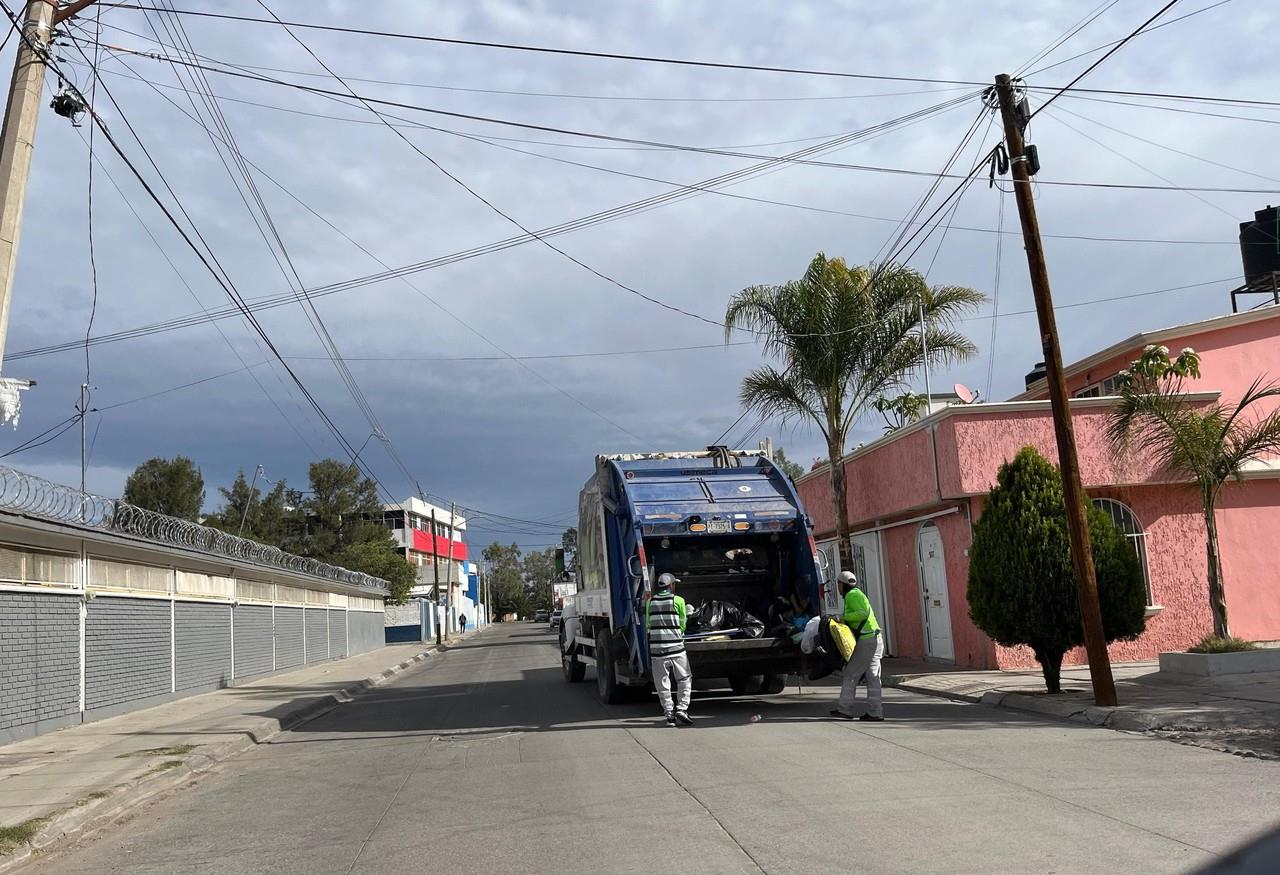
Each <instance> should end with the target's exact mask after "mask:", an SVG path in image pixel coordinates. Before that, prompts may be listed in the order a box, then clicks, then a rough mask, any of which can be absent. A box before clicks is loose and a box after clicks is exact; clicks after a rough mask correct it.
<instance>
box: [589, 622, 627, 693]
mask: <svg viewBox="0 0 1280 875" xmlns="http://www.w3.org/2000/svg"><path fill="white" fill-rule="evenodd" d="M596 687H597V688H598V689H599V691H600V701H601V702H604V703H605V704H606V705H617V704H619V703H621V702H622V699H623V695H624V691H623V688H622V685H621V684H619V683H618V675H617V673H616V671H615V670H614V664H613V635H612V633H610V631H609V630H608V629H601V630H600V631H599V632H597V633H596Z"/></svg>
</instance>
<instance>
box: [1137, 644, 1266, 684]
mask: <svg viewBox="0 0 1280 875" xmlns="http://www.w3.org/2000/svg"><path fill="white" fill-rule="evenodd" d="M1160 671H1161V673H1163V674H1179V675H1191V676H1193V677H1217V676H1218V675H1224V674H1252V673H1253V672H1258V671H1276V672H1280V650H1278V649H1271V648H1268V649H1264V650H1245V651H1242V652H1240V653H1162V654H1160Z"/></svg>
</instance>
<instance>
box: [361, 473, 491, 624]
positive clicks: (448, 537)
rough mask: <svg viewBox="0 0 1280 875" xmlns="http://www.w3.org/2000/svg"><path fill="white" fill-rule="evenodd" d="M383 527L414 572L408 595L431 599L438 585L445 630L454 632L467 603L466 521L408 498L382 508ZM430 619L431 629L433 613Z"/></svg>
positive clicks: (469, 618)
mask: <svg viewBox="0 0 1280 875" xmlns="http://www.w3.org/2000/svg"><path fill="white" fill-rule="evenodd" d="M382 524H383V525H385V526H386V527H387V528H388V529H390V530H391V534H392V537H393V538H394V539H395V542H396V546H397V547H398V548H399V549H400V552H401V554H402V555H403V556H404V558H405V560H406V561H407V562H408V563H409V564H410V565H412V566H414V567H415V569H416V571H417V577H418V582H417V584H416V585H415V586H414V587H413V589H412V590H411V591H410V596H411V597H412V598H415V599H424V598H425V599H430V598H431V596H432V594H433V593H434V592H435V591H436V586H437V583H438V585H439V587H440V590H439V592H440V599H441V600H442V601H445V602H446V611H445V614H444V620H445V630H446V631H449V632H452V631H454V630H455V629H456V628H457V622H458V614H459V612H460V611H461V612H462V613H464V614H466V610H465V607H466V605H465V604H464V600H465V602H466V603H468V604H469V603H470V599H468V598H466V595H467V593H466V591H467V589H468V586H469V580H468V563H467V544H466V534H467V521H466V518H465V517H463V516H461V515H457V514H455V515H453V516H452V517H451V516H450V513H449V509H448V508H447V507H440V506H438V505H434V504H430V503H428V502H425V501H423V500H422V499H420V498H407V499H405V500H404V501H402V502H400V503H399V504H388V505H385V506H384V507H383V512H382ZM431 616H432V619H428V621H427V625H428V626H434V619H433V618H434V613H432V615H431ZM388 622H390V621H388ZM467 622H468V625H471V624H474V622H475V617H474V616H473V614H467Z"/></svg>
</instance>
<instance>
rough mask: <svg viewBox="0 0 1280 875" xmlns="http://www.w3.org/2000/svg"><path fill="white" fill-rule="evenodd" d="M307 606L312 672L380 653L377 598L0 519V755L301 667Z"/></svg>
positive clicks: (130, 542) (283, 574)
mask: <svg viewBox="0 0 1280 875" xmlns="http://www.w3.org/2000/svg"><path fill="white" fill-rule="evenodd" d="M229 566H230V567H229ZM242 572H243V577H242V576H239V575H240V574H241V573H242ZM86 581H87V584H88V585H87V586H86ZM317 592H319V593H321V595H320V596H317V595H315V593H317ZM304 597H305V598H308V599H311V600H312V601H313V602H314V601H319V604H317V605H315V606H314V608H313V609H311V610H309V611H308V614H309V615H310V616H309V617H308V619H309V620H311V621H312V622H311V623H310V630H309V631H310V633H311V645H310V647H311V652H310V653H309V654H308V656H309V657H310V660H309V661H311V662H319V661H323V660H327V659H334V658H341V657H342V656H345V655H347V654H348V653H362V652H365V651H369V650H373V649H375V648H379V647H381V646H382V645H383V636H382V610H381V608H382V600H381V597H380V596H378V595H376V594H375V593H367V592H364V591H361V590H356V589H355V588H353V587H348V586H346V585H345V584H342V583H336V582H334V581H330V580H327V579H321V578H317V577H312V576H310V575H303V574H299V573H295V572H292V571H287V570H274V569H265V568H262V567H259V566H246V567H243V568H242V567H241V566H240V565H239V564H236V562H235V561H234V560H233V561H232V562H231V563H228V562H227V561H226V560H225V559H218V560H214V559H212V558H210V557H207V556H203V555H202V554H196V553H192V552H188V551H182V550H179V549H174V548H171V547H167V546H164V545H157V544H150V543H145V542H140V541H138V540H137V539H124V538H119V537H117V536H114V535H110V534H104V535H102V536H101V537H97V536H93V537H87V536H85V534H84V533H83V531H82V530H80V529H78V528H77V529H75V530H74V531H61V530H59V529H58V528H57V527H56V526H54V525H52V524H44V523H38V522H32V521H31V520H28V519H25V518H19V517H15V516H13V515H6V514H5V513H3V512H2V511H0V744H3V743H4V742H7V741H12V740H15V739H18V738H26V737H29V736H32V735H36V734H38V733H42V732H47V731H50V730H53V729H57V728H60V727H63V726H67V725H72V724H76V723H81V722H84V721H86V720H95V719H100V718H103V717H109V716H111V715H114V714H120V713H124V712H126V711H131V710H135V709H138V708H143V707H147V706H150V705H155V704H159V703H161V702H164V701H168V700H171V699H175V698H179V697H181V696H187V695H192V694H195V693H199V692H203V691H206V690H214V689H218V688H220V687H226V686H231V685H235V684H239V683H244V682H246V681H247V680H251V679H255V678H260V677H263V676H266V675H269V674H271V673H272V672H275V671H284V670H288V669H291V668H294V667H298V666H301V665H303V662H304V657H303V647H304V640H305V639H304V621H303V607H302V605H301V604H296V602H297V601H299V600H300V599H301V598H304ZM274 599H286V600H287V601H286V602H281V601H274V602H273V600H274ZM348 613H350V614H351V616H352V617H353V618H354V619H352V620H350V622H351V624H352V631H351V632H350V633H349V632H348V622H349V620H348Z"/></svg>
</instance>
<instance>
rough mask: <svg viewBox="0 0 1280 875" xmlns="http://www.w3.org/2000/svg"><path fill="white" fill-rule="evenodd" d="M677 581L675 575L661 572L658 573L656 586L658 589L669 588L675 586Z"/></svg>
mask: <svg viewBox="0 0 1280 875" xmlns="http://www.w3.org/2000/svg"><path fill="white" fill-rule="evenodd" d="M679 582H680V578H678V577H676V576H675V575H674V574H671V573H669V572H663V573H662V574H659V575H658V584H657V587H658V589H671V587H673V586H675V585H676V584H677V583H679Z"/></svg>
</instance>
